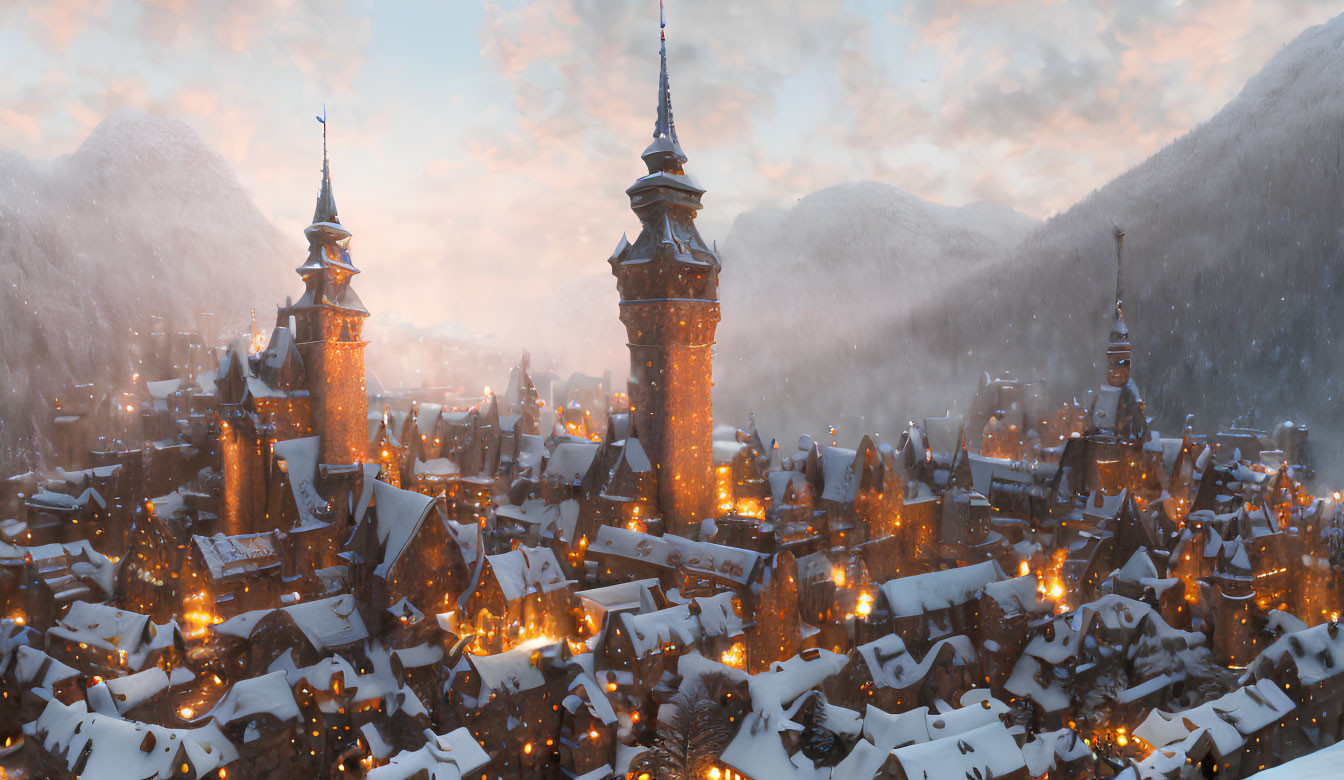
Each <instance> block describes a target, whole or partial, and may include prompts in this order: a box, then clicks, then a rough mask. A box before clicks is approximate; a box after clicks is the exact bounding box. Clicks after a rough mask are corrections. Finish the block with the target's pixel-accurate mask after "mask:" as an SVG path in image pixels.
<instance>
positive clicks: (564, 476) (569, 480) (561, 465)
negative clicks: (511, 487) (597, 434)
mask: <svg viewBox="0 0 1344 780" xmlns="http://www.w3.org/2000/svg"><path fill="white" fill-rule="evenodd" d="M598 447H599V445H598V444H597V443H596V442H590V441H574V440H571V441H562V442H560V443H559V444H557V445H556V447H555V451H554V452H552V453H551V457H550V459H549V460H548V461H546V468H545V470H544V471H543V473H542V479H545V480H554V481H556V482H560V483H562V484H566V485H573V484H576V483H578V482H579V481H580V480H582V479H583V477H584V475H585V474H587V473H588V467H589V466H591V465H592V464H593V458H594V457H596V456H597V449H598Z"/></svg>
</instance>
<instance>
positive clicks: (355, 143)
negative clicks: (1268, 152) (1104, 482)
mask: <svg viewBox="0 0 1344 780" xmlns="http://www.w3.org/2000/svg"><path fill="white" fill-rule="evenodd" d="M1341 11H1344V2H1341V1H1338V0H1337V1H1336V2H1323V1H1317V0H1284V1H1283V2H1267V0H1184V2H1181V1H1180V0H1041V1H1038V2H1011V1H1007V0H950V1H949V2H937V0H909V1H908V2H899V1H896V0H892V1H890V2H882V1H880V0H852V1H850V2H842V1H841V0H835V1H834V2H823V1H822V0H771V1H770V2H766V1H765V0H756V1H754V2H741V1H738V0H670V1H669V3H668V9H667V16H668V41H669V42H668V50H669V58H670V61H671V68H672V85H673V95H674V105H675V107H676V117H677V119H678V129H679V133H680V136H681V140H682V143H683V146H684V147H685V149H686V150H687V152H688V154H689V155H690V158H691V162H690V166H689V167H690V170H691V172H692V173H694V174H695V175H696V176H697V177H698V178H699V180H700V181H701V183H702V184H703V185H704V186H705V187H706V188H707V189H708V190H709V194H708V196H707V197H706V211H705V212H704V214H703V216H702V232H704V233H705V235H706V237H707V238H709V239H720V240H722V239H723V238H724V237H725V236H726V235H727V232H728V229H729V227H730V225H731V223H732V220H733V218H734V217H735V216H736V215H737V214H739V213H740V212H742V211H744V210H748V209H751V208H754V207H756V206H758V205H761V204H787V203H791V202H793V201H794V200H796V199H797V198H799V197H801V196H803V195H806V194H807V193H809V192H812V191H814V190H816V189H819V188H822V187H825V186H828V185H831V184H835V183H838V182H843V181H849V180H856V179H875V180H878V181H882V182H886V183H889V184H892V185H894V186H897V187H900V188H902V189H905V190H907V191H910V192H913V193H915V194H918V195H920V196H922V197H925V198H928V199H930V200H934V201H937V202H941V203H947V204H952V205H960V204H964V203H968V202H972V201H977V200H988V201H993V202H996V203H1000V204H1003V205H1006V206H1010V207H1012V208H1015V209H1017V210H1019V211H1022V212H1024V213H1026V214H1030V215H1033V216H1036V217H1041V218H1044V217H1047V216H1049V215H1050V214H1052V213H1055V212H1056V211H1059V210H1062V209H1065V208H1067V207H1068V206H1069V205H1070V204H1072V203H1074V202H1075V201H1077V200H1078V199H1080V198H1081V197H1083V196H1085V195H1086V194H1087V193H1088V192H1089V191H1091V190H1093V189H1094V188H1097V187H1099V186H1101V185H1102V184H1104V183H1105V182H1107V181H1108V180H1110V179H1111V178H1113V177H1114V176H1116V175H1117V174H1119V173H1122V172H1123V171H1125V170H1126V169H1127V168H1129V167H1130V166H1132V165H1134V164H1136V163H1138V162H1140V161H1142V160H1143V159H1144V158H1146V157H1147V156H1148V155H1149V154H1151V153H1152V152H1154V151H1155V150H1156V149H1158V148H1160V147H1161V146H1162V145H1163V144H1165V143H1167V142H1169V141H1170V140H1172V139H1174V138H1176V137H1177V136H1179V135H1180V134H1182V133H1184V132H1185V131H1187V130H1189V129H1190V128H1192V127H1194V126H1195V125H1196V124H1198V123H1199V122H1201V121H1203V120H1205V119H1207V118H1208V117H1210V116H1211V115H1212V114H1213V113H1214V112H1215V111H1216V110H1217V109H1218V108H1220V107H1221V106H1222V105H1223V104H1224V103H1225V102H1226V101H1227V100H1229V99H1230V98H1231V97H1232V96H1233V95H1235V94H1236V93H1237V91H1238V90H1240V88H1241V86H1242V85H1243V84H1244V83H1245V81H1246V80H1247V79H1248V78H1249V77H1250V76H1252V75H1254V74H1255V73H1256V72H1257V71H1258V70H1259V69H1260V68H1261V66H1262V65H1263V64H1264V63H1265V62H1266V61H1267V60H1268V59H1269V58H1270V57H1271V56H1272V55H1273V54H1274V53H1275V52H1276V51H1277V50H1278V49H1279V48H1280V47H1282V46H1283V45H1284V44H1285V43H1287V42H1288V41H1290V40H1291V39H1292V38H1294V37H1295V36H1296V35H1297V34H1298V33H1299V32H1301V31H1302V30H1303V29H1304V28H1306V27H1308V26H1311V25H1314V24H1318V23H1321V22H1323V21H1325V20H1326V19H1328V18H1330V17H1332V16H1334V15H1336V14H1338V13H1340V12H1341ZM657 20H658V8H657V1H656V0H538V1H537V2H522V0H487V1H486V2H485V3H484V4H481V3H476V2H468V1H467V0H455V1H453V2H447V1H445V2H426V3H409V2H408V3H402V2H397V3H377V2H373V1H372V0H367V1H365V2H358V1H356V0H323V1H322V2H319V1H318V0H273V1H271V2H267V1H266V0H239V1H238V2H228V3H226V2H223V0H146V1H145V2H137V1H136V0H84V1H83V2H76V1H75V0H25V1H23V2H20V0H0V149H4V150H13V151H17V152H19V153H22V154H24V155H27V156H29V157H31V158H51V157H56V156H59V155H62V154H67V153H69V152H70V151H72V150H73V149H74V148H76V147H77V146H78V145H79V143H80V142H81V141H82V140H83V138H84V137H85V136H86V135H87V134H88V133H89V131H90V130H91V129H92V127H93V126H94V125H96V124H97V123H98V122H99V121H100V120H101V119H102V118H103V117H104V116H106V115H107V114H108V113H109V112H112V111H114V110H116V109H118V108H120V107H125V106H130V107H137V108H141V109H144V110H148V111H151V112H156V113H160V114H164V115H168V116H172V117H177V118H180V119H182V120H184V121H186V122H188V123H189V124H190V125H191V126H192V127H194V128H195V129H196V131H197V132H198V133H199V134H200V135H201V137H202V138H203V139H204V140H205V141H206V143H208V144H209V145H211V146H212V147H214V148H215V149H217V150H218V151H219V152H220V153H221V154H222V155H223V156H224V157H225V158H226V159H227V160H228V161H229V162H230V163H231V164H232V165H233V166H234V168H235V169H236V171H237V173H238V177H239V180H240V181H241V182H242V184H243V186H244V187H246V189H247V190H248V191H249V192H250V193H251V194H252V196H253V197H254V198H255V200H256V202H257V203H258V205H259V206H260V207H261V209H262V211H263V212H264V213H266V214H267V215H269V216H270V217H272V218H273V219H274V220H275V222H276V223H277V224H278V225H279V226H280V227H281V228H282V229H284V230H285V231H287V232H288V234H289V235H292V236H293V237H294V240H295V246H296V250H295V257H296V260H297V259H298V258H299V256H300V252H299V249H298V247H299V244H300V242H301V240H302V237H301V233H300V231H301V228H302V226H303V225H304V224H306V222H307V221H308V219H309V217H310V216H311V213H312V204H313V198H314V195H315V192H316V187H317V179H318V169H319V167H320V154H321V150H320V143H321V141H320V128H319V125H318V124H317V123H316V122H315V121H314V120H313V115H314V114H315V113H317V112H319V111H320V110H321V107H322V104H323V102H324V101H325V102H326V105H327V112H328V116H329V117H330V129H331V145H332V155H333V172H334V178H335V183H336V195H337V201H338V203H339V204H340V209H341V214H342V218H343V221H344V222H345V223H346V224H347V225H349V226H350V227H351V228H352V229H353V231H354V233H355V244H354V246H353V250H354V252H355V256H356V262H357V263H358V264H359V265H360V266H361V267H362V268H363V269H364V270H365V271H366V273H365V275H364V276H363V277H362V278H361V280H360V289H361V293H362V294H363V297H364V299H365V301H366V302H367V303H368V304H369V306H370V308H371V309H373V310H374V311H375V312H381V313H388V312H396V314H397V315H398V316H400V317H402V318H404V319H406V320H410V321H413V322H416V323H418V324H431V323H435V322H440V321H457V322H462V323H464V324H466V325H467V326H468V327H471V328H473V329H476V330H489V329H490V327H491V323H492V322H498V321H499V319H500V318H502V317H505V316H507V314H506V313H504V312H505V309H506V308H507V307H508V305H509V302H510V300H511V296H515V295H518V296H522V299H523V300H525V301H539V300H543V299H545V297H546V296H547V295H552V296H554V294H555V293H556V291H564V290H567V289H584V288H583V286H582V284H581V282H583V280H584V279H585V278H588V277H592V276H594V275H603V274H606V273H608V271H607V267H606V264H605V262H604V261H605V258H606V257H607V256H608V254H609V253H610V251H611V249H612V247H614V246H615V244H616V242H617V240H618V239H619V237H620V235H621V233H622V232H623V231H626V230H631V231H633V230H634V228H635V227H636V224H635V221H634V218H633V216H632V215H631V214H630V212H629V211H628V202H627V201H626V198H625V196H624V192H623V191H624V189H625V187H626V186H628V185H629V183H630V182H631V181H632V180H633V179H634V178H635V177H636V176H637V175H639V174H640V173H642V167H641V163H640V161H639V158H638V155H639V152H640V150H642V148H643V147H644V145H645V144H646V143H647V139H648V136H649V133H650V131H651V128H652V123H653V114H654V91H655V84H656V73H657ZM612 286H613V287H614V285H612ZM263 303H265V302H263Z"/></svg>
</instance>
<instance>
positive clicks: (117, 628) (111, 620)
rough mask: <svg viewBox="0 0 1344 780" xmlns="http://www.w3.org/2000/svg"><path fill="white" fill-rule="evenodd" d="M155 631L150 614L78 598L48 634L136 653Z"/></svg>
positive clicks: (105, 648) (95, 645)
mask: <svg viewBox="0 0 1344 780" xmlns="http://www.w3.org/2000/svg"><path fill="white" fill-rule="evenodd" d="M155 633H156V629H155V628H154V624H153V623H151V622H150V620H149V616H148V615H141V614H140V613H138V612H130V611H128V610H124V609H117V608H116V607H112V606H108V605H107V604H91V603H89V602H87V601H76V602H75V603H74V604H71V605H70V611H69V612H67V613H66V614H65V617H64V618H62V619H61V620H60V621H58V622H57V623H56V625H55V626H53V627H52V628H51V630H49V631H48V632H47V634H48V636H51V637H54V638H59V639H66V640H69V641H71V642H82V643H84V644H88V645H90V646H93V647H101V648H103V649H104V650H109V651H111V652H117V651H119V650H120V651H124V652H125V653H127V654H128V655H129V654H133V653H135V652H136V651H137V650H139V649H140V647H141V645H142V644H144V643H146V642H148V641H149V640H150V638H151V637H153V636H154V634H155Z"/></svg>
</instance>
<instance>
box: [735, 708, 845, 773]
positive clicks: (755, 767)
mask: <svg viewBox="0 0 1344 780" xmlns="http://www.w3.org/2000/svg"><path fill="white" fill-rule="evenodd" d="M719 760H720V761H722V762H723V763H724V764H726V765H727V766H730V767H732V768H733V769H735V770H737V771H738V772H740V773H742V774H744V775H746V776H747V777H757V778H767V779H768V780H825V778H827V777H828V776H829V775H830V773H828V772H826V770H824V769H819V768H817V766H816V765H815V764H813V762H812V761H811V760H809V759H808V758H807V757H806V756H804V755H803V754H802V753H801V752H799V753H795V754H794V755H792V756H790V755H789V753H788V751H787V750H785V748H784V742H783V740H781V739H780V738H779V731H778V730H777V729H776V728H774V727H772V725H771V724H770V723H768V722H767V721H766V719H764V718H762V717H761V716H760V715H759V714H757V713H755V712H749V713H747V714H746V715H744V716H743V717H742V725H741V727H739V728H738V730H737V734H735V735H734V736H733V739H732V741H731V742H729V743H728V747H726V748H724V750H723V753H721V754H720V755H719Z"/></svg>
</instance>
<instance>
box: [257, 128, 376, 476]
mask: <svg viewBox="0 0 1344 780" xmlns="http://www.w3.org/2000/svg"><path fill="white" fill-rule="evenodd" d="M303 232H304V235H305V236H307V238H308V260H307V262H305V263H304V264H303V265H301V266H299V267H298V268H297V269H296V270H297V271H298V274H299V277H300V278H302V279H303V284H304V291H303V296H302V297H300V298H299V300H298V301H295V302H294V303H289V304H287V305H285V306H283V307H281V308H280V310H279V313H278V320H279V322H278V323H277V324H279V325H282V326H283V325H289V324H290V322H291V321H292V323H293V328H294V340H295V342H296V343H297V346H298V349H299V354H300V355H301V356H302V357H303V365H304V372H305V376H306V382H307V385H308V393H309V397H310V399H311V404H312V413H313V429H314V431H315V432H316V433H317V434H318V435H319V436H321V437H322V449H321V454H320V458H321V462H322V463H327V464H331V465H348V464H351V463H359V462H362V461H364V460H366V459H367V457H366V456H367V450H368V421H367V416H368V395H367V393H366V391H365V388H364V347H365V346H366V345H367V343H368V342H366V341H363V340H361V338H360V330H361V328H362V327H363V325H364V318H365V317H368V316H369V312H368V310H367V309H365V308H364V304H363V303H362V302H361V301H360V300H359V296H358V295H356V294H355V291H354V290H353V289H351V287H350V282H351V280H352V279H353V278H354V276H355V274H357V273H359V269H358V268H355V265H354V263H353V262H352V261H351V259H350V231H348V230H346V229H345V228H344V227H342V226H341V220H340V217H338V216H337V214H336V199H335V198H334V197H333V196H332V193H331V169H330V165H329V163H328V161H327V139H326V123H325V122H323V129H322V188H321V190H320V191H319V192H318V195H317V209H316V210H315V211H314V212H313V224H311V225H309V226H308V227H307V228H306V229H304V231H303ZM291 318H292V320H291Z"/></svg>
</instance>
